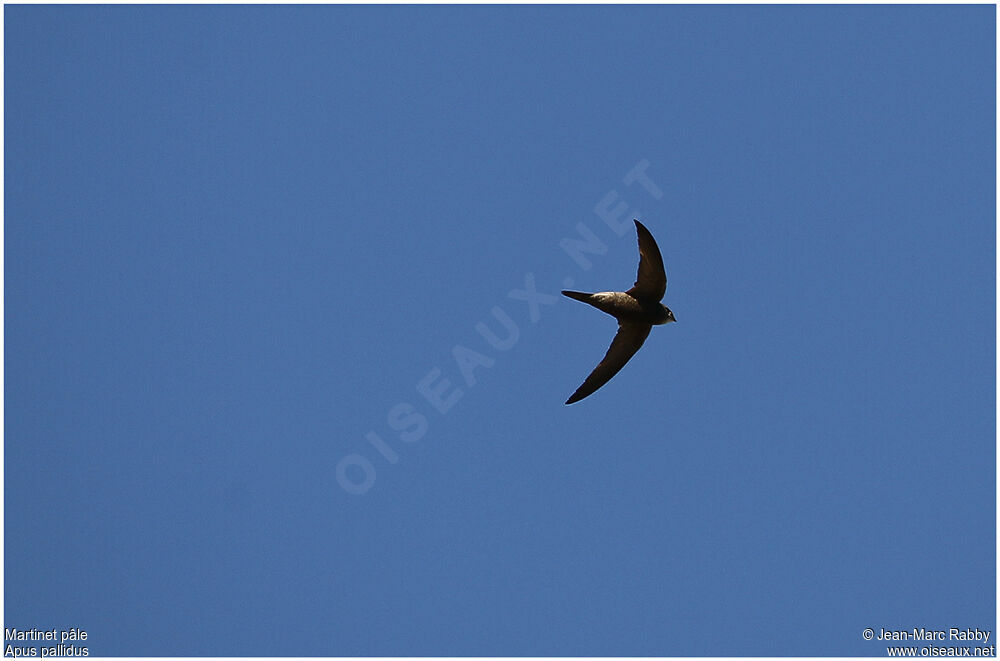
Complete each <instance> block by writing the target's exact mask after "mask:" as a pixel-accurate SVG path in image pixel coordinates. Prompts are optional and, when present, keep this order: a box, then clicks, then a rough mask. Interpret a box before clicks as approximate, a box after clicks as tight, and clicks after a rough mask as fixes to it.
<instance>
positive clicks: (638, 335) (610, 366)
mask: <svg viewBox="0 0 1000 661" xmlns="http://www.w3.org/2000/svg"><path fill="white" fill-rule="evenodd" d="M652 328H653V327H652V326H651V325H649V324H636V323H623V324H620V325H619V326H618V334H617V335H615V339H613V340H612V341H611V348H610V349H608V352H607V353H606V354H605V355H604V360H602V361H601V362H600V364H599V365H598V366H597V367H595V368H594V371H593V372H591V373H590V376H588V377H587V380H586V381H584V382H583V385H582V386H580V387H579V388H577V389H576V392H575V393H573V395H572V396H571V397H570V398H569V399H567V400H566V403H567V404H572V403H573V402H579V401H580V400H581V399H583V398H584V397H586V396H587V395H590V394H592V393H593V392H594V391H595V390H597V389H598V388H600V387H601V386H603V385H604V384H605V383H607V382H608V381H610V380H611V377H613V376H614V375H615V374H618V371H619V370H621V368H623V367H625V363H627V362H628V361H629V358H631V357H632V356H634V355H635V352H636V351H638V350H639V347H641V346H642V343H643V342H645V341H646V337H647V336H648V335H649V331H650V330H652Z"/></svg>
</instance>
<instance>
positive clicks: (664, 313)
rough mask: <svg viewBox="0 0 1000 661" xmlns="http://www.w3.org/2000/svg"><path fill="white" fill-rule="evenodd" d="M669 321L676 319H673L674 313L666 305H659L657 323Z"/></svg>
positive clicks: (667, 322)
mask: <svg viewBox="0 0 1000 661" xmlns="http://www.w3.org/2000/svg"><path fill="white" fill-rule="evenodd" d="M671 321H677V320H676V319H674V313H673V312H671V311H670V308H668V307H667V306H666V305H662V304H661V305H660V315H659V318H658V319H657V320H656V323H657V324H669V323H670V322H671Z"/></svg>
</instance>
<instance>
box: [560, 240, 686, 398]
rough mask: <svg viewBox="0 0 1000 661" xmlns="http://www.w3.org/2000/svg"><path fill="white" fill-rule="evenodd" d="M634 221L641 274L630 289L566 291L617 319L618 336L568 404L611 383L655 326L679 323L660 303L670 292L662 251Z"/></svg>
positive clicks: (564, 292) (567, 293) (570, 295)
mask: <svg viewBox="0 0 1000 661" xmlns="http://www.w3.org/2000/svg"><path fill="white" fill-rule="evenodd" d="M634 222H635V230H636V233H637V234H638V237H639V275H638V276H637V277H636V281H635V285H634V286H633V287H632V288H631V289H629V290H628V291H604V292H598V293H596V294H586V293H584V292H578V291H563V294H564V295H565V296H568V297H570V298H573V299H576V300H578V301H582V302H584V303H587V304H588V305H593V306H594V307H595V308H597V309H598V310H600V311H602V312H606V313H608V314H610V315H611V316H613V317H614V318H615V319H617V320H618V334H617V335H615V339H614V340H612V341H611V348H610V349H608V353H607V354H605V356H604V359H603V360H602V361H601V362H600V364H598V366H597V367H596V368H594V371H593V372H591V373H590V376H588V377H587V380H586V381H584V382H583V385H581V386H580V387H579V388H577V390H576V392H574V393H573V394H572V396H570V398H569V399H568V400H566V403H567V404H572V403H573V402H578V401H580V400H581V399H583V398H584V397H586V396H588V395H590V394H592V393H593V392H594V391H596V390H597V389H598V388H600V387H601V386H603V385H604V384H605V383H607V382H608V381H610V380H611V377H613V376H614V375H615V374H617V373H618V372H619V370H621V368H622V367H624V366H625V363H627V362H628V361H629V359H630V358H631V357H632V356H634V355H635V352H636V351H638V350H639V348H640V347H641V346H642V343H643V342H645V341H646V337H647V336H648V335H649V332H650V331H651V330H652V328H653V326H659V325H661V324H666V323H669V322H671V321H676V320H675V319H674V313H673V312H671V311H670V308H668V307H667V306H665V305H663V304H662V303H660V299H662V298H663V294H664V293H665V292H666V289H667V276H666V272H665V271H664V270H663V258H662V257H661V256H660V249H659V248H658V247H657V246H656V241H655V240H654V239H653V235H652V234H650V233H649V230H647V229H646V228H645V227H644V226H643V225H642V223H640V222H639V221H638V220H636V221H634Z"/></svg>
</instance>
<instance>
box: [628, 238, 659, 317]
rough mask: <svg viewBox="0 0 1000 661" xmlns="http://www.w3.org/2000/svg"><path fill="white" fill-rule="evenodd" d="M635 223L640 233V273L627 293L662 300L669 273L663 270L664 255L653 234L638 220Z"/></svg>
mask: <svg viewBox="0 0 1000 661" xmlns="http://www.w3.org/2000/svg"><path fill="white" fill-rule="evenodd" d="M633 222H634V223H635V231H636V234H638V235H639V275H637V276H636V278H635V286H634V287H632V289H629V290H628V291H627V292H626V293H627V294H629V295H631V296H634V297H636V298H647V299H653V300H656V301H658V300H660V299H661V298H663V294H664V293H665V292H666V291H667V274H666V272H664V270H663V257H661V256H660V249H659V248H657V247H656V241H655V240H653V235H652V234H650V233H649V230H648V229H646V228H645V227H644V226H643V224H642V223H640V222H639V221H638V220H635V221H633Z"/></svg>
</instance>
